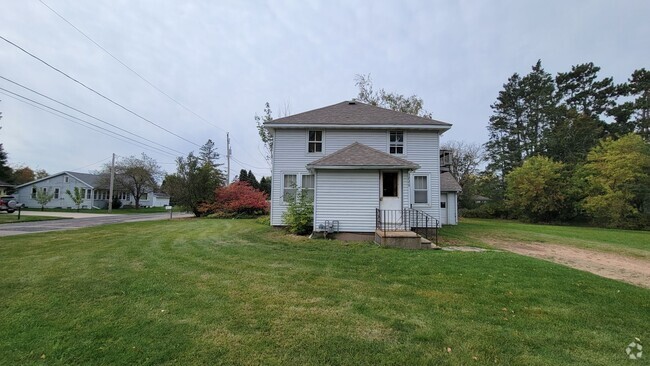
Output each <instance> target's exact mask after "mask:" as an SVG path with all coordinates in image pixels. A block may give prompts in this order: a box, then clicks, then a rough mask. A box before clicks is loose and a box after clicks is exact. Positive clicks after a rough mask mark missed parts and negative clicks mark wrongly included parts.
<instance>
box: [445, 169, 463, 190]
mask: <svg viewBox="0 0 650 366" xmlns="http://www.w3.org/2000/svg"><path fill="white" fill-rule="evenodd" d="M462 190H463V189H462V188H461V186H460V184H458V182H457V181H456V178H454V176H453V175H451V173H449V172H442V173H440V192H461V191H462Z"/></svg>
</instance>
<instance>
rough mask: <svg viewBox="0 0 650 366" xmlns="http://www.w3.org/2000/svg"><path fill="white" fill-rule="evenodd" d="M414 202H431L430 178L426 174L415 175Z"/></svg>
mask: <svg viewBox="0 0 650 366" xmlns="http://www.w3.org/2000/svg"><path fill="white" fill-rule="evenodd" d="M413 203H420V204H428V203H429V179H428V176H426V175H416V176H414V177H413Z"/></svg>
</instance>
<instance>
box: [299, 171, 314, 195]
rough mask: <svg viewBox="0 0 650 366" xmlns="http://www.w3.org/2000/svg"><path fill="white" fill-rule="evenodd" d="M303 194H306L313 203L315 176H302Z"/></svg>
mask: <svg viewBox="0 0 650 366" xmlns="http://www.w3.org/2000/svg"><path fill="white" fill-rule="evenodd" d="M301 194H304V195H306V196H307V198H309V199H310V200H311V201H313V200H314V176H313V175H303V176H302V191H301Z"/></svg>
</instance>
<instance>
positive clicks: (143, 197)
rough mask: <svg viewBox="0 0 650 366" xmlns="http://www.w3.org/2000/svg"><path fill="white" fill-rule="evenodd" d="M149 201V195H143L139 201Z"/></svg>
mask: <svg viewBox="0 0 650 366" xmlns="http://www.w3.org/2000/svg"><path fill="white" fill-rule="evenodd" d="M148 199H149V193H143V194H141V195H140V201H147V200H148Z"/></svg>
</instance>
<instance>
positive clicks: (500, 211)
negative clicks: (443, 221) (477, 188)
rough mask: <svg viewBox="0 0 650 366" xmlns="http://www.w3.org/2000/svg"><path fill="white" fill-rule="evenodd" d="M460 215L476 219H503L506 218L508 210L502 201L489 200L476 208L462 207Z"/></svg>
mask: <svg viewBox="0 0 650 366" xmlns="http://www.w3.org/2000/svg"><path fill="white" fill-rule="evenodd" d="M460 216H461V217H466V218H476V219H505V218H508V211H507V210H506V208H505V206H504V205H503V203H502V202H499V201H490V202H487V203H483V204H481V205H479V206H478V207H476V208H472V209H462V210H460Z"/></svg>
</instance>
